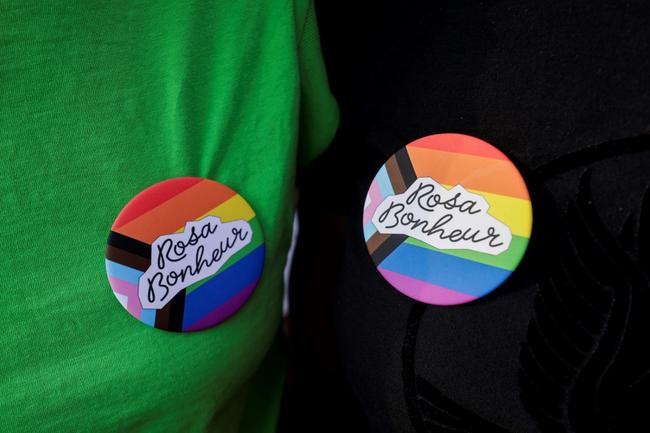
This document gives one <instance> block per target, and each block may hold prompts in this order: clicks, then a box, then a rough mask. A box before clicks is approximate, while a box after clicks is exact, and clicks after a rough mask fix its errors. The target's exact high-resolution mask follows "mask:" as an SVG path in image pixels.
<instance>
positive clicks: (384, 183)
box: [375, 165, 395, 200]
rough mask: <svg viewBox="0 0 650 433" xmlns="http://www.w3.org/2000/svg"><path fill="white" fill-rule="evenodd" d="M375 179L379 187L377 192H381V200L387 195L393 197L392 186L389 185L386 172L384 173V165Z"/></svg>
mask: <svg viewBox="0 0 650 433" xmlns="http://www.w3.org/2000/svg"><path fill="white" fill-rule="evenodd" d="M375 179H377V184H378V185H379V192H381V198H382V200H383V199H385V198H386V197H388V196H389V195H395V193H394V192H393V186H392V185H391V184H390V179H389V178H388V172H387V171H386V166H385V165H382V166H381V168H380V169H379V172H378V173H377V177H376V178H375Z"/></svg>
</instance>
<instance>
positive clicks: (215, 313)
mask: <svg viewBox="0 0 650 433" xmlns="http://www.w3.org/2000/svg"><path fill="white" fill-rule="evenodd" d="M256 285H257V280H256V281H254V282H253V283H252V284H251V285H249V286H247V287H246V288H244V290H241V291H239V293H237V294H236V295H234V296H233V297H232V298H230V299H228V300H227V301H226V302H224V303H223V304H221V305H220V306H218V307H217V308H216V309H214V310H212V311H211V312H210V313H208V314H207V315H205V316H203V317H202V318H201V319H199V320H197V321H196V322H194V323H192V324H191V325H190V326H188V327H187V328H184V329H183V331H198V330H201V329H205V328H209V327H210V326H213V325H215V324H217V323H219V322H222V321H224V320H226V319H227V318H228V317H230V316H232V315H233V314H234V313H235V312H236V311H237V310H238V309H239V307H241V306H242V305H244V302H246V300H247V299H248V297H249V296H250V295H251V293H253V290H254V289H255V286H256Z"/></svg>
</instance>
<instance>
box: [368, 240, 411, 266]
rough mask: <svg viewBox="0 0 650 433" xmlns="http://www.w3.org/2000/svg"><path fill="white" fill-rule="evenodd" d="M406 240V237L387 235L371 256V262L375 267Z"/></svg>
mask: <svg viewBox="0 0 650 433" xmlns="http://www.w3.org/2000/svg"><path fill="white" fill-rule="evenodd" d="M407 238H408V236H406V235H389V236H388V239H386V240H385V241H384V242H383V243H382V244H381V245H380V246H379V247H378V248H377V249H376V250H375V252H373V253H372V254H371V257H372V260H373V261H374V262H375V264H376V265H377V266H379V265H380V264H381V262H383V261H384V259H385V258H386V257H388V256H389V255H390V254H391V253H392V252H393V251H395V249H396V248H397V247H399V246H400V245H402V243H403V242H404V241H405V240H406V239H407Z"/></svg>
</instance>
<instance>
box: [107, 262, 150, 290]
mask: <svg viewBox="0 0 650 433" xmlns="http://www.w3.org/2000/svg"><path fill="white" fill-rule="evenodd" d="M106 273H107V274H108V275H109V276H110V277H115V278H119V279H120V280H122V281H126V282H127V283H131V284H135V285H137V284H138V280H139V279H140V276H141V275H142V274H144V272H141V271H139V270H137V269H133V268H129V267H128V266H124V265H121V264H119V263H115V262H112V261H110V260H106Z"/></svg>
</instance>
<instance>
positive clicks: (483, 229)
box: [372, 177, 512, 255]
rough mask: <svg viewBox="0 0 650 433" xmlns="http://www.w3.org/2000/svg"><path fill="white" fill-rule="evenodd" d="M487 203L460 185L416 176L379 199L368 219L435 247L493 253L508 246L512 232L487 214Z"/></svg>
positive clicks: (382, 229)
mask: <svg viewBox="0 0 650 433" xmlns="http://www.w3.org/2000/svg"><path fill="white" fill-rule="evenodd" d="M489 207H490V205H489V204H488V203H487V201H485V199H484V198H483V197H481V196H480V195H478V194H473V193H471V192H469V191H467V190H466V189H465V188H463V187H462V186H461V185H456V186H454V187H453V188H451V189H447V188H445V187H444V186H442V185H440V184H439V183H438V182H436V181H435V180H433V179H431V178H430V177H420V178H418V179H417V180H416V181H415V182H413V184H412V185H411V186H410V187H409V188H408V189H407V190H406V191H405V192H403V193H401V194H397V195H392V196H389V197H387V198H386V199H385V200H384V201H382V202H381V204H380V205H379V206H378V207H377V209H376V210H375V212H374V214H373V217H372V223H373V224H374V225H375V227H377V230H378V231H379V233H384V234H403V235H407V236H411V237H413V238H415V239H418V240H420V241H422V242H425V243H427V244H429V245H431V246H432V247H435V248H439V249H467V250H473V251H478V252H481V253H486V254H492V255H497V254H500V253H502V252H503V251H505V250H507V249H508V247H509V246H510V242H511V240H512V233H511V231H510V228H509V227H508V226H507V225H505V224H504V223H502V222H501V221H499V220H497V219H496V218H494V217H493V216H492V215H490V214H488V208H489Z"/></svg>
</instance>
